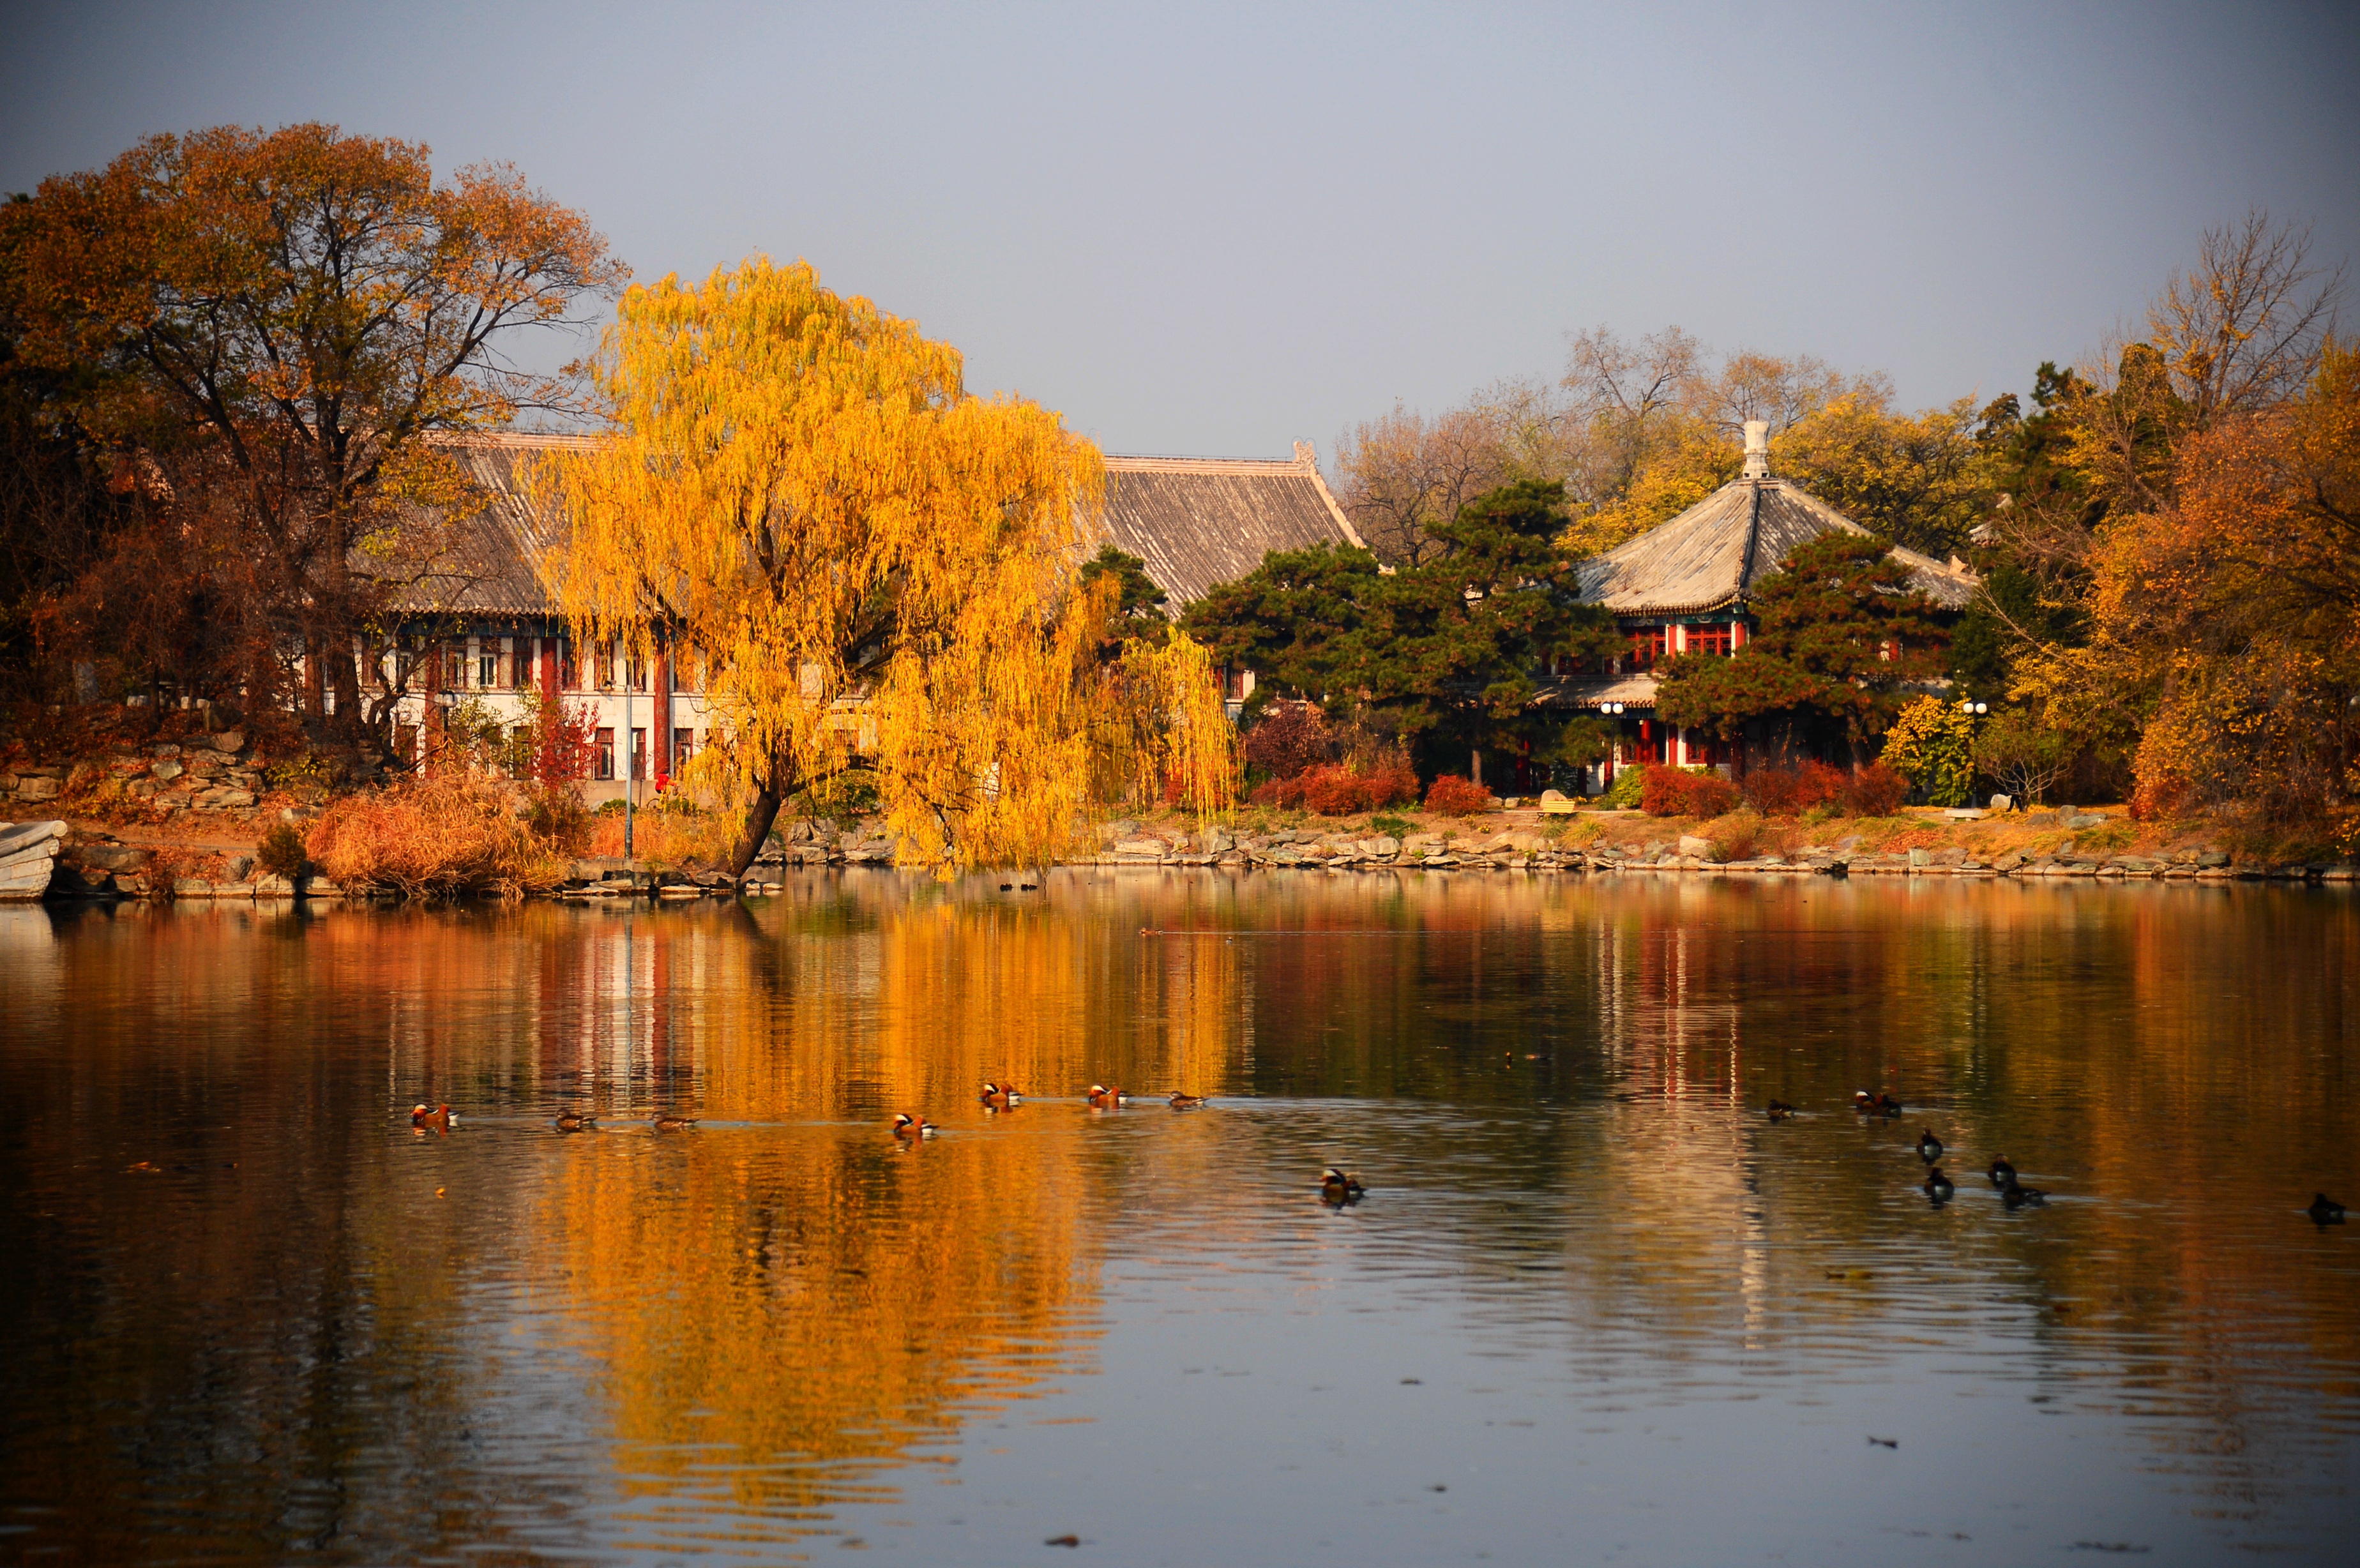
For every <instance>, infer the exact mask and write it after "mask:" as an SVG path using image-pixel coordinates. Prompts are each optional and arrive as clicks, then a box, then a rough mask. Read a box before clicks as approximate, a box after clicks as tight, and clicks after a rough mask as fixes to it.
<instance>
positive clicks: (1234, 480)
mask: <svg viewBox="0 0 2360 1568" xmlns="http://www.w3.org/2000/svg"><path fill="white" fill-rule="evenodd" d="M1100 532H1101V536H1102V540H1101V542H1105V543H1110V544H1112V545H1113V546H1114V547H1115V548H1116V549H1117V550H1123V551H1126V552H1127V553H1129V554H1131V555H1135V556H1137V557H1139V558H1140V560H1141V561H1144V562H1146V566H1147V575H1148V576H1150V577H1151V578H1153V579H1154V581H1155V585H1156V586H1157V587H1158V588H1161V589H1163V590H1164V593H1166V594H1168V595H1169V596H1170V599H1171V603H1170V604H1169V605H1168V606H1167V607H1168V608H1169V609H1170V610H1171V611H1172V612H1173V613H1174V614H1175V615H1176V614H1178V613H1179V611H1180V610H1181V609H1183V608H1184V607H1185V606H1186V605H1188V604H1193V603H1195V602H1196V600H1198V599H1201V598H1203V597H1204V596H1205V594H1206V593H1207V591H1208V590H1210V589H1211V588H1212V587H1213V586H1214V585H1215V584H1216V583H1229V582H1234V581H1235V580H1237V579H1238V578H1240V577H1243V576H1245V575H1246V574H1247V573H1248V572H1251V571H1252V570H1253V569H1254V568H1255V567H1257V566H1260V565H1261V564H1262V557H1263V556H1264V555H1265V554H1267V553H1268V552H1270V551H1271V550H1301V549H1303V548H1305V547H1306V546H1307V545H1315V544H1339V545H1357V544H1359V543H1360V536H1359V535H1358V534H1356V533H1355V532H1353V531H1352V525H1351V524H1350V523H1349V522H1347V521H1346V520H1345V517H1344V510H1343V508H1342V507H1340V506H1338V505H1337V504H1336V498H1335V497H1334V496H1332V495H1329V494H1328V493H1327V485H1325V484H1324V483H1322V482H1321V480H1320V477H1319V467H1318V464H1317V463H1315V462H1313V461H1312V458H1311V452H1310V448H1309V447H1308V446H1306V445H1298V446H1297V447H1296V448H1295V458H1294V459H1293V460H1292V461H1286V460H1278V461H1264V460H1259V459H1253V458H1218V457H1109V458H1108V459H1107V505H1106V516H1105V518H1104V520H1103V523H1102V526H1101V529H1100Z"/></svg>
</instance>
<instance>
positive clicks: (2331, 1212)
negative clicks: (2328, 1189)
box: [2302, 1192, 2344, 1225]
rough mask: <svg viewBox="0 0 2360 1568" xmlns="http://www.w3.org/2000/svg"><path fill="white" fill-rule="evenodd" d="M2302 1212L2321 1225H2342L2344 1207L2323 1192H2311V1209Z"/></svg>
mask: <svg viewBox="0 0 2360 1568" xmlns="http://www.w3.org/2000/svg"><path fill="white" fill-rule="evenodd" d="M2302 1212H2303V1213H2304V1214H2309V1215H2310V1216H2311V1218H2312V1219H2313V1220H2315V1221H2317V1222H2318V1223H2319V1224H2321V1225H2342V1224H2343V1223H2344V1205H2343V1204H2341V1203H2337V1202H2336V1201H2335V1200H2334V1199H2333V1198H2331V1197H2329V1196H2328V1195H2327V1194H2326V1193H2324V1192H2313V1193H2312V1194H2311V1207H2309V1208H2307V1209H2305V1210H2303V1211H2302Z"/></svg>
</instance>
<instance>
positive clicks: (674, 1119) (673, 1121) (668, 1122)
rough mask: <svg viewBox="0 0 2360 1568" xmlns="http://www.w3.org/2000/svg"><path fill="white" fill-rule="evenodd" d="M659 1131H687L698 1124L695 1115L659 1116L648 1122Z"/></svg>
mask: <svg viewBox="0 0 2360 1568" xmlns="http://www.w3.org/2000/svg"><path fill="white" fill-rule="evenodd" d="M648 1125H649V1126H650V1127H653V1128H655V1129H656V1131H658V1132H686V1131H687V1130H688V1129H689V1128H691V1127H694V1126H695V1125H696V1118H695V1117H694V1116H658V1117H657V1118H656V1119H655V1120H653V1121H651V1122H650V1123H649V1124H648Z"/></svg>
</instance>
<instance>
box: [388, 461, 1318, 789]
mask: <svg viewBox="0 0 2360 1568" xmlns="http://www.w3.org/2000/svg"><path fill="white" fill-rule="evenodd" d="M586 443H587V438H584V437H579V436H560V435H523V434H491V435H475V436H468V437H464V438H461V439H454V440H453V441H449V442H448V443H447V444H446V447H445V450H448V451H450V452H453V454H454V455H455V456H456V457H457V458H458V460H459V462H460V463H461V465H462V467H463V468H464V470H465V473H466V476H467V477H468V479H470V480H471V481H472V482H473V483H474V484H475V486H476V487H477V488H478V489H479V490H480V491H481V492H482V493H483V494H484V495H486V496H488V497H489V504H488V505H486V506H484V507H482V508H481V509H480V510H478V511H476V512H475V513H474V514H472V515H471V516H468V517H463V518H454V519H453V521H454V522H455V523H456V525H457V526H456V527H455V528H454V529H453V532H452V537H450V538H449V539H447V540H446V541H445V543H444V552H443V556H442V557H441V558H440V559H439V560H438V561H436V563H435V564H436V569H435V570H434V571H433V572H431V573H429V574H428V575H427V576H425V577H424V578H422V579H421V581H420V582H419V583H417V584H416V585H414V587H413V588H412V589H411V590H410V592H409V593H407V594H406V595H405V596H404V598H403V601H402V603H401V604H400V606H399V610H400V614H401V617H402V618H401V622H400V625H399V631H398V635H397V636H396V637H395V638H394V639H393V641H392V644H391V646H388V647H384V648H377V649H375V650H372V653H371V655H368V656H365V657H364V661H363V666H364V668H363V681H364V686H365V688H367V690H366V691H365V693H364V695H365V699H366V700H368V701H372V702H373V701H378V700H383V699H385V698H386V697H387V696H388V690H389V688H400V689H401V694H400V695H399V697H398V698H397V699H396V700H394V701H393V702H392V703H391V706H392V711H393V714H394V723H395V736H396V742H397V746H398V749H399V750H401V751H403V752H404V753H405V754H406V755H410V756H413V757H414V756H415V755H416V754H417V751H418V748H419V747H420V746H421V737H422V736H425V735H431V732H432V729H433V727H434V726H435V725H436V724H438V723H440V722H441V720H442V716H443V715H444V714H447V713H449V711H450V710H451V709H452V708H453V706H454V705H456V704H457V703H460V702H472V703H476V704H480V706H481V708H482V709H483V710H485V711H486V713H488V716H489V717H490V718H492V719H493V720H495V721H497V722H498V723H499V724H501V725H503V726H504V727H513V726H515V725H517V724H520V723H522V721H523V720H524V718H525V707H526V704H525V701H524V699H525V694H526V693H528V692H538V693H539V694H540V695H541V698H542V699H543V700H544V701H552V700H553V701H560V702H563V703H564V704H565V705H566V706H567V708H568V709H570V710H574V711H576V712H578V711H579V710H581V709H582V708H584V707H587V708H588V709H589V710H590V711H591V713H592V715H593V717H592V719H591V724H592V729H593V732H594V736H595V747H594V753H593V761H592V767H591V780H590V786H589V794H590V798H591V800H593V801H594V802H595V801H597V800H607V799H614V798H617V797H619V796H620V795H621V794H622V792H623V789H624V782H623V781H624V780H625V779H629V780H631V781H632V783H633V784H634V786H635V788H636V790H637V792H638V793H639V796H640V798H641V799H644V798H645V796H646V793H647V791H648V789H649V788H650V786H651V785H652V786H653V787H654V788H658V789H660V788H661V787H662V785H663V784H664V782H665V781H666V780H668V779H672V778H673V777H676V776H677V775H678V774H679V772H680V769H681V768H682V766H683V764H684V763H686V762H687V760H688V759H689V757H691V756H692V755H693V754H694V752H695V751H696V749H697V748H698V747H699V746H703V745H705V744H707V743H708V742H709V741H710V739H711V735H712V732H711V727H710V726H711V724H712V715H711V713H710V711H709V709H708V707H707V705H706V702H705V696H704V687H705V681H704V672H703V670H702V669H701V668H700V666H699V661H698V660H697V659H696V658H695V657H694V653H693V651H692V650H689V649H687V648H683V647H681V646H679V645H677V644H674V643H672V642H669V641H664V640H659V642H658V644H657V647H656V652H655V656H654V658H653V659H650V660H646V661H640V660H637V659H632V658H630V657H629V656H628V654H626V653H625V651H624V650H622V649H621V648H582V647H580V646H579V645H578V643H577V642H576V641H575V640H574V638H573V637H572V635H571V632H570V629H569V627H568V626H567V625H566V623H565V621H564V619H563V616H561V615H559V614H558V612H557V605H556V603H555V601H554V599H553V598H552V595H551V593H550V592H549V589H548V586H547V583H548V581H549V572H550V569H551V567H552V565H553V564H555V557H556V556H557V554H558V552H559V551H561V550H563V547H564V544H565V534H564V530H563V524H562V522H561V521H559V520H556V519H552V518H550V517H543V516H541V514H540V512H539V511H538V510H537V509H536V508H535V507H534V506H532V505H531V504H530V501H529V500H528V499H527V497H526V495H525V494H524V485H523V483H522V481H523V478H524V473H523V471H524V468H525V466H526V465H527V464H528V463H530V461H531V460H532V459H533V458H534V457H536V456H538V455H539V454H541V453H542V452H556V451H563V450H566V449H568V448H574V447H580V446H584V445H586ZM1107 470H1108V478H1109V484H1108V486H1107V505H1106V511H1105V514H1104V516H1103V517H1101V518H1100V519H1099V523H1098V528H1097V529H1096V530H1095V533H1094V535H1093V537H1092V539H1091V540H1090V543H1091V545H1092V547H1093V548H1095V546H1097V545H1098V544H1112V545H1113V546H1115V548H1117V549H1119V550H1123V551H1125V552H1127V553H1129V554H1131V555H1135V556H1138V557H1139V558H1140V559H1141V560H1142V561H1143V562H1144V563H1145V566H1146V571H1147V575H1148V576H1149V577H1150V578H1152V579H1153V581H1154V583H1155V585H1156V586H1157V587H1159V588H1161V589H1163V590H1164V593H1165V594H1166V595H1167V596H1168V597H1169V601H1170V608H1171V609H1172V610H1173V611H1175V612H1177V611H1178V610H1179V609H1181V608H1182V607H1184V606H1185V605H1186V604H1191V603H1193V602H1194V601H1196V600H1197V599H1199V598H1202V597H1203V596H1204V594H1205V592H1206V590H1207V589H1208V588H1210V587H1211V586H1212V585H1213V584H1215V583H1224V582H1228V581H1229V580H1230V579H1233V578H1237V577H1242V576H1244V575H1245V574H1246V573H1247V572H1251V571H1252V570H1253V569H1254V568H1255V567H1257V566H1259V565H1261V564H1262V556H1263V555H1264V554H1265V553H1266V552H1268V551H1270V550H1301V549H1304V548H1306V547H1307V546H1311V545H1317V544H1358V543H1360V538H1359V536H1358V535H1357V534H1355V533H1354V532H1353V531H1352V526H1351V524H1350V523H1349V522H1347V521H1346V520H1345V517H1344V512H1343V508H1341V507H1340V506H1338V505H1337V504H1336V499H1335V497H1334V496H1333V495H1329V494H1328V492H1327V485H1325V484H1324V483H1323V482H1322V481H1321V479H1320V476H1319V468H1318V464H1317V462H1316V461H1314V458H1313V455H1312V451H1311V448H1310V446H1309V444H1308V443H1307V442H1300V441H1298V442H1297V443H1296V444H1295V456H1294V457H1293V458H1292V459H1285V460H1273V461H1264V460H1259V459H1241V458H1193V457H1189V458H1179V457H1113V458H1109V459H1108V460H1107ZM1227 679H1228V682H1229V693H1228V694H1229V698H1230V700H1231V704H1232V711H1233V712H1234V709H1235V704H1236V703H1237V702H1239V701H1240V700H1242V699H1243V698H1244V696H1245V695H1246V693H1247V692H1249V691H1251V690H1252V689H1253V676H1252V673H1251V671H1248V670H1231V671H1229V672H1228V674H1227ZM857 722H858V721H854V720H847V723H857ZM864 744H865V743H864Z"/></svg>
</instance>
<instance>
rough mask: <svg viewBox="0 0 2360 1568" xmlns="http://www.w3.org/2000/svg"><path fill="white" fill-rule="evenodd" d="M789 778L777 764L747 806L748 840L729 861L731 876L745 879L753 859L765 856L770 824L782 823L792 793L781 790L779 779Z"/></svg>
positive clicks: (743, 842)
mask: <svg viewBox="0 0 2360 1568" xmlns="http://www.w3.org/2000/svg"><path fill="white" fill-rule="evenodd" d="M786 776H788V770H787V769H786V768H782V767H780V766H779V765H778V764H777V763H775V762H774V763H773V764H772V765H771V769H770V777H769V778H768V779H764V780H763V782H762V787H761V788H760V789H757V790H755V791H754V798H753V800H750V801H748V803H747V806H746V836H745V837H743V838H741V839H739V840H738V841H737V852H736V853H735V854H733V855H730V857H729V875H730V876H731V877H744V876H745V875H746V868H747V867H748V866H751V865H753V864H754V857H755V856H756V855H759V854H761V853H762V843H763V841H764V840H766V839H768V838H769V837H770V824H771V823H773V822H777V821H778V820H779V808H780V807H781V806H783V805H785V804H786V802H787V796H788V794H789V793H790V791H789V790H786V789H781V788H780V786H779V785H778V783H777V782H776V780H777V779H781V778H782V777H786Z"/></svg>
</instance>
